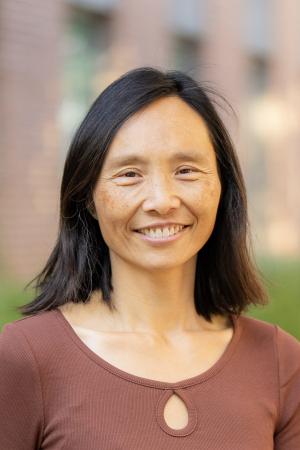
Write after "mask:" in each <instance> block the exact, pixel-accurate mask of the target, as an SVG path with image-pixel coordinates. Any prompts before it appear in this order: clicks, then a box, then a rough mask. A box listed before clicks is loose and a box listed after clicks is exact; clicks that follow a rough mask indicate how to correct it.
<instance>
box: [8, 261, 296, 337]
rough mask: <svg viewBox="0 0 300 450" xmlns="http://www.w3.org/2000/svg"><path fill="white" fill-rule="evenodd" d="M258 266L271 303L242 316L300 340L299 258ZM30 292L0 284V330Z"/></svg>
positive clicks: (15, 316)
mask: <svg viewBox="0 0 300 450" xmlns="http://www.w3.org/2000/svg"><path fill="white" fill-rule="evenodd" d="M257 264H258V267H259V269H260V271H261V272H262V273H263V275H264V278H265V280H266V286H267V288H268V291H269V293H270V303H269V305H268V306H266V307H258V308H252V309H251V310H249V312H248V313H246V314H245V315H247V316H250V317H256V318H258V319H261V320H265V321H266V322H271V323H275V324H277V325H279V326H280V327H281V328H283V329H284V330H286V331H288V332H289V333H291V334H293V335H294V336H296V337H297V338H298V339H299V340H300V259H295V260H283V259H280V260H278V259H269V258H260V259H258V260H257ZM32 298H33V292H32V291H31V292H30V291H27V292H23V286H22V285H20V284H18V283H14V282H13V281H11V280H10V281H9V280H6V281H3V282H1V283H0V330H1V329H2V326H3V324H4V323H7V322H12V321H13V320H15V319H18V318H20V317H21V316H20V315H19V314H18V313H17V312H16V311H15V310H14V308H15V306H17V305H21V304H23V303H25V302H28V301H29V300H30V299H32Z"/></svg>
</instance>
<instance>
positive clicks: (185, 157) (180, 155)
mask: <svg viewBox="0 0 300 450" xmlns="http://www.w3.org/2000/svg"><path fill="white" fill-rule="evenodd" d="M170 159H171V160H172V161H176V162H177V161H178V162H179V161H193V162H198V163H199V162H207V157H206V156H205V155H204V154H203V153H199V154H198V153H195V152H182V151H179V152H176V153H174V154H173V155H172V157H171V158H170ZM137 163H138V164H143V165H145V164H147V159H146V158H143V157H142V156H138V155H136V154H132V155H131V154H128V155H126V156H124V157H116V158H112V159H111V162H110V164H109V166H110V168H111V169H116V168H118V167H120V166H124V165H127V164H137Z"/></svg>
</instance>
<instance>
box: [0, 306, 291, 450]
mask: <svg viewBox="0 0 300 450" xmlns="http://www.w3.org/2000/svg"><path fill="white" fill-rule="evenodd" d="M232 318H233V320H234V334H233V337H232V339H231V342H230V343H229V344H228V346H227V348H226V350H225V352H224V353H223V355H222V356H221V358H220V359H219V360H218V361H217V363H216V364H214V366H212V367H211V368H210V369H209V370H207V371H206V372H204V373H202V374H200V375H198V376H195V377H193V378H189V379H186V380H183V381H180V382H177V383H167V382H163V381H154V380H150V379H146V378H141V377H138V376H135V375H132V374H129V373H127V372H125V371H122V370H121V369H118V368H117V367H115V366H113V365H111V364H109V363H108V362H106V361H104V360H103V359H102V358H100V357H99V356H98V355H97V354H96V353H94V352H93V351H92V350H91V349H89V347H87V346H86V345H85V344H84V342H83V341H82V340H81V339H80V338H79V337H78V336H77V334H76V333H75V331H74V330H73V328H72V327H71V325H70V324H69V322H68V321H67V320H66V319H65V317H64V316H63V315H62V313H61V312H60V311H59V310H58V309H56V310H52V311H48V312H43V313H39V314H38V315H35V316H31V317H26V318H22V319H19V320H16V321H15V322H12V323H10V324H7V325H5V326H4V328H3V330H2V333H1V334H0V449H1V450H33V449H43V450H121V449H122V450H177V449H180V450H185V449H186V450H271V449H276V450H299V449H300V343H299V341H298V340H297V339H296V338H294V337H293V336H291V335H290V334H289V333H287V332H285V331H284V330H283V329H281V328H280V327H278V326H275V325H272V324H269V323H267V322H264V321H261V320H257V319H253V318H250V317H246V316H241V317H239V318H236V317H235V316H233V317H232ZM124 351H126V348H124ZM173 393H176V394H177V395H179V396H180V397H181V399H182V400H183V401H184V402H185V404H186V406H187V409H188V414H189V420H188V424H187V425H186V427H184V428H182V429H179V430H178V429H177V430H175V429H173V428H170V427H169V426H168V425H167V423H166V421H165V419H164V407H165V404H166V402H167V401H168V399H169V397H170V396H171V395H172V394H173Z"/></svg>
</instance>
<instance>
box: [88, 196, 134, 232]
mask: <svg viewBox="0 0 300 450" xmlns="http://www.w3.org/2000/svg"><path fill="white" fill-rule="evenodd" d="M94 204H95V207H96V211H97V216H98V220H99V225H100V228H101V231H103V234H106V233H109V232H110V231H112V230H114V231H115V230H118V229H120V226H119V223H120V222H124V220H126V217H127V215H128V211H129V209H130V202H129V201H128V199H127V198H125V196H124V195H121V194H120V192H114V191H112V190H110V191H108V190H105V189H103V190H101V191H100V190H99V191H98V192H96V193H95V195H94ZM106 230H107V231H106Z"/></svg>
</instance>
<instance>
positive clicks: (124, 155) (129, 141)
mask: <svg viewBox="0 0 300 450" xmlns="http://www.w3.org/2000/svg"><path fill="white" fill-rule="evenodd" d="M220 195H221V183H220V179H219V176H218V171H217V163H216V157H215V152H214V149H213V146H212V143H211V141H210V138H209V135H208V131H207V128H206V125H205V123H204V121H203V119H202V118H201V117H200V115H199V114H198V113H197V112H196V111H194V110H193V109H192V108H191V107H190V106H189V105H187V104H186V103H185V102H184V101H183V100H181V99H180V98H179V97H176V96H173V97H167V98H163V99H159V100H156V101H155V102H153V103H152V104H150V105H149V106H147V107H146V108H145V109H143V110H142V111H139V112H137V113H136V114H135V115H134V116H132V117H131V118H130V119H129V120H128V121H127V122H126V123H124V124H123V126H122V127H121V128H120V130H119V131H118V132H117V134H116V136H115V137H114V139H113V142H112V144H111V146H110V148H109V151H108V154H107V155H106V158H105V161H104V164H103V167H102V169H101V173H100V176H99V179H98V181H97V184H96V187H95V189H94V192H93V200H94V204H95V209H96V214H97V217H98V221H99V226H100V229H101V232H102V235H103V239H104V240H105V242H106V244H107V246H108V247H109V250H110V256H111V260H112V261H114V260H116V258H121V259H122V260H125V261H126V262H127V263H130V264H132V265H135V266H139V267H140V268H141V267H142V268H144V269H146V270H156V269H159V270H163V269H168V268H172V267H175V266H179V265H182V264H184V263H186V262H187V261H190V260H191V259H192V258H195V259H196V256H197V252H198V251H199V250H200V249H201V248H202V247H203V246H204V244H205V243H206V242H207V240H208V238H209V237H210V235H211V233H212V231H213V228H214V224H215V219H216V214H217V209H218V204H219V200H220ZM167 224H168V226H167ZM178 225H184V226H186V227H185V228H183V229H182V230H181V231H180V229H179V228H178ZM137 230H139V231H137ZM174 233H175V234H174ZM169 234H170V236H169Z"/></svg>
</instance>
